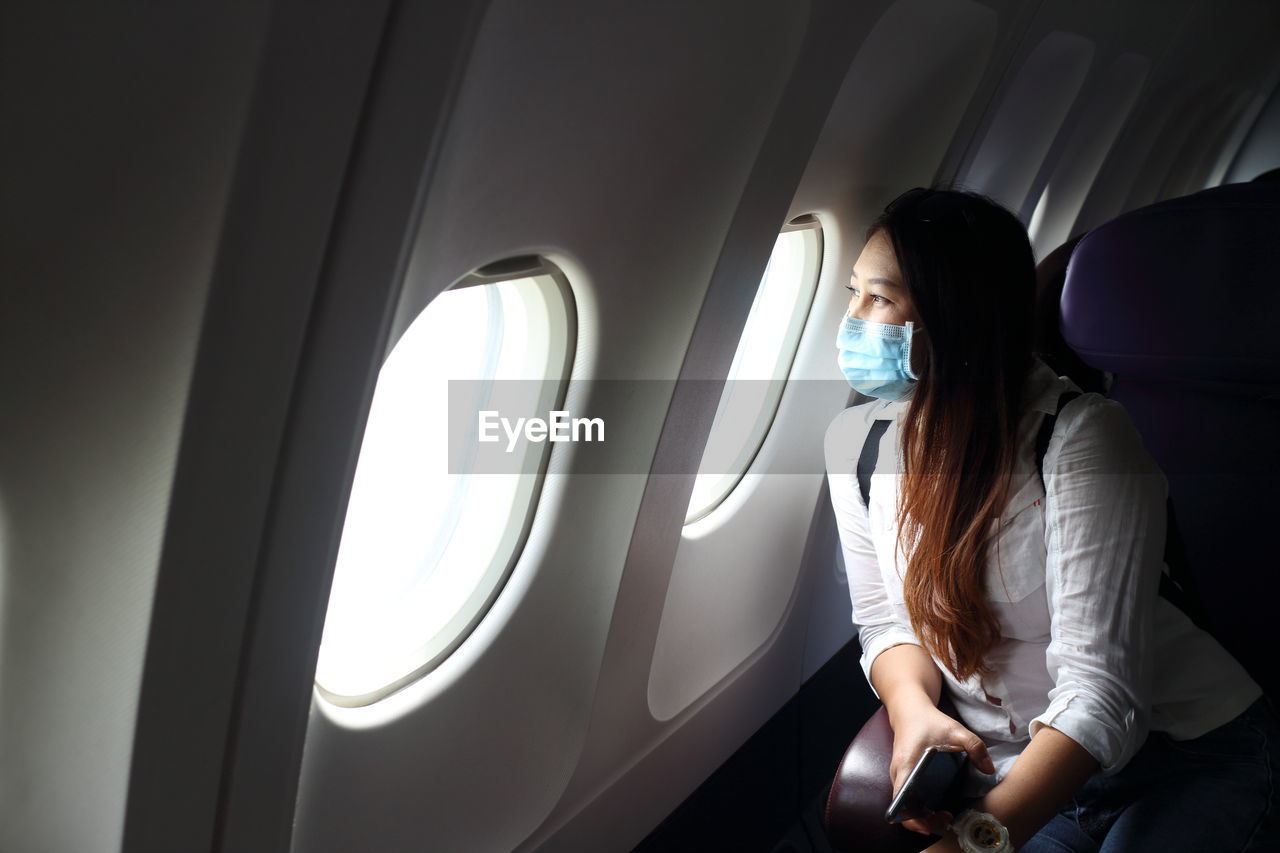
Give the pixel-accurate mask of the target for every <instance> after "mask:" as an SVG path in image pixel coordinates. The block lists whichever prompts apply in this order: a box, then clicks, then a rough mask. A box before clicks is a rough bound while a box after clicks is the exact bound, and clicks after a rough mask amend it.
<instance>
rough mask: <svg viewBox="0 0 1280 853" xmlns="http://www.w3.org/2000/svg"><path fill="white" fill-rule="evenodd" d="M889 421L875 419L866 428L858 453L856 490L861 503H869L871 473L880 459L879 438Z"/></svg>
mask: <svg viewBox="0 0 1280 853" xmlns="http://www.w3.org/2000/svg"><path fill="white" fill-rule="evenodd" d="M888 428H889V421H885V420H875V421H872V422H871V429H869V430H867V439H866V441H864V442H863V443H862V452H861V453H859V454H858V491H859V492H861V493H862V505H863V506H870V505H871V475H872V474H874V473H875V470H876V462H878V461H879V460H880V439H882V438H884V433H885V430H887V429H888Z"/></svg>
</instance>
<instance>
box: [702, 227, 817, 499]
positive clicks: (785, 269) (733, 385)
mask: <svg viewBox="0 0 1280 853" xmlns="http://www.w3.org/2000/svg"><path fill="white" fill-rule="evenodd" d="M806 219H807V221H805V222H804V223H803V224H802V225H801V226H800V227H794V228H792V229H789V230H787V231H784V232H783V233H782V234H781V235H779V236H778V242H777V243H775V244H774V247H773V254H772V255H771V256H770V258H769V265H768V266H767V267H766V268H765V272H764V278H763V279H762V280H761V282H760V287H759V289H758V290H757V291H756V298H755V301H754V302H752V304H751V313H750V314H749V315H748V316H747V324H746V326H745V327H744V328H743V330H742V338H741V339H740V340H739V341H738V350H737V352H736V353H734V356H733V363H732V364H731V365H730V367H729V375H728V378H727V381H726V382H725V386H724V392H723V393H722V394H721V396H720V405H719V407H718V408H717V409H716V417H715V421H714V422H713V423H712V425H711V434H710V436H709V437H708V439H707V446H706V449H705V450H704V451H703V454H702V461H701V463H700V464H699V466H698V476H697V478H696V480H695V481H694V486H693V495H692V497H691V498H690V500H689V509H688V511H687V512H686V513H685V523H686V524H688V523H689V522H692V521H696V520H697V519H699V518H702V517H704V516H706V515H707V514H709V513H710V512H711V511H712V510H713V509H715V508H716V507H717V506H719V505H720V503H721V502H722V501H723V500H724V499H725V498H726V497H727V496H728V495H729V492H731V491H733V487H734V486H735V485H737V483H738V481H739V480H741V479H742V475H743V474H744V473H746V470H747V468H748V467H749V466H750V465H751V460H752V459H754V458H755V455H756V453H757V451H759V449H760V445H761V444H763V442H764V437H765V435H766V433H768V431H769V426H770V424H772V423H773V416H774V413H775V412H776V411H777V409H778V403H779V401H781V399H782V389H783V387H784V386H785V385H786V382H787V376H788V375H789V374H790V372H791V362H792V360H793V359H794V358H795V354H796V348H797V347H798V346H799V344H800V333H801V332H802V331H803V330H804V321H805V318H806V316H808V313H809V305H810V304H811V303H812V302H813V294H814V290H815V289H816V287H817V284H818V270H819V267H820V265H821V263H822V231H821V230H820V229H819V228H818V224H817V221H816V220H813V219H812V218H806Z"/></svg>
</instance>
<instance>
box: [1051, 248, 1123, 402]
mask: <svg viewBox="0 0 1280 853" xmlns="http://www.w3.org/2000/svg"><path fill="white" fill-rule="evenodd" d="M1082 237H1084V235H1083V234H1079V235H1077V236H1075V237H1072V238H1071V239H1070V240H1068V241H1067V242H1065V243H1063V244H1062V245H1061V246H1059V247H1058V248H1056V249H1054V250H1053V251H1052V252H1050V253H1049V254H1047V255H1045V257H1044V260H1042V261H1040V263H1038V264H1036V303H1035V331H1034V335H1035V337H1034V346H1035V351H1036V355H1038V356H1040V359H1041V360H1042V361H1043V362H1044V363H1045V364H1047V365H1049V367H1051V368H1053V371H1054V372H1055V373H1057V374H1058V375H1059V376H1066V377H1069V378H1070V379H1071V380H1072V381H1073V382H1075V383H1076V384H1077V385H1079V386H1080V388H1081V389H1082V390H1084V391H1097V392H1098V393H1106V389H1107V382H1106V379H1105V377H1104V375H1103V372H1102V371H1101V370H1097V369H1095V368H1093V367H1090V366H1089V365H1087V364H1085V363H1084V361H1082V360H1081V359H1080V356H1078V355H1076V352H1075V350H1073V349H1071V347H1069V346H1067V342H1066V341H1065V340H1063V338H1062V332H1061V330H1060V329H1059V317H1060V310H1059V304H1060V302H1061V300H1062V287H1063V285H1064V284H1066V281H1067V264H1068V262H1069V261H1070V260H1071V253H1072V252H1073V251H1075V248H1076V245H1077V244H1078V243H1079V242H1080V240H1081V238H1082Z"/></svg>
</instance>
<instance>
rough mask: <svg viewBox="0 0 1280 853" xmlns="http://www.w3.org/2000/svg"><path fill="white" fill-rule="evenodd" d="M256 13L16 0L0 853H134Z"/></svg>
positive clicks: (7, 231) (260, 23) (5, 275)
mask: <svg viewBox="0 0 1280 853" xmlns="http://www.w3.org/2000/svg"><path fill="white" fill-rule="evenodd" d="M265 24H266V22H265V15H264V10H263V9H262V8H261V5H260V4H256V3H244V2H218V3H198V2H197V3H187V4H181V5H178V4H156V3H143V2H117V3H112V4H97V5H95V4H87V5H75V6H69V5H67V4H49V3H12V4H6V7H5V13H4V49H3V50H0V114H3V116H4V123H5V132H4V134H3V135H0V152H2V153H0V161H2V162H3V163H4V180H3V184H4V191H3V193H0V198H3V223H4V224H3V227H0V259H2V260H0V269H2V272H0V401H2V402H0V410H2V411H3V414H2V415H0V448H2V450H0V849H3V850H12V851H49V853H65V851H71V850H74V851H82V853H95V851H104V853H106V851H115V850H119V849H120V845H121V832H122V825H123V822H124V811H125V798H126V792H127V790H128V779H129V773H130V763H131V748H132V744H133V733H134V726H135V722H136V716H137V713H138V708H139V697H138V691H139V688H140V684H141V680H142V670H143V656H144V653H145V649H146V645H147V637H148V625H149V619H150V616H151V613H152V607H151V605H152V595H153V592H154V589H155V581H156V575H157V571H158V563H159V556H160V547H161V538H162V536H163V533H164V529H165V524H166V517H167V511H168V505H169V500H170V495H171V488H170V486H171V482H172V480H173V478H174V472H175V465H176V457H177V451H178V444H179V436H180V432H181V429H182V427H183V419H184V409H185V406H186V402H187V394H188V389H189V387H190V382H191V371H192V364H193V361H194V358H195V349H196V340H197V338H198V334H199V328H200V322H201V314H202V310H203V305H204V301H205V298H206V296H207V293H208V288H209V283H210V279H211V276H212V268H213V266H214V263H215V258H216V255H217V250H218V244H219V239H220V234H221V225H222V218H223V216H224V213H225V211H226V206H227V199H228V194H229V190H230V184H231V180H232V173H233V170H234V168H235V162H236V155H237V149H238V146H239V141H240V133H241V129H242V127H243V124H244V116H245V112H246V109H247V104H248V101H249V97H250V92H251V89H252V86H253V81H254V75H255V71H256V68H257V65H258V58H259V53H258V52H259V48H260V46H261V43H262V35H263V32H264V30H265Z"/></svg>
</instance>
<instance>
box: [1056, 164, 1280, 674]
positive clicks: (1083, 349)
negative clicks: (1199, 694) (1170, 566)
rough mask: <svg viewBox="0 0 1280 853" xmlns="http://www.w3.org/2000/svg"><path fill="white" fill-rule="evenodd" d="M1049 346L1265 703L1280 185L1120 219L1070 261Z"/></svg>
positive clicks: (1277, 428)
mask: <svg viewBox="0 0 1280 853" xmlns="http://www.w3.org/2000/svg"><path fill="white" fill-rule="evenodd" d="M1061 309H1062V321H1061V323H1062V326H1061V328H1062V333H1063V337H1064V339H1065V340H1066V342H1067V343H1068V344H1069V345H1070V346H1071V348H1072V349H1074V350H1075V352H1076V353H1078V354H1079V355H1080V356H1081V358H1083V359H1084V361H1085V362H1086V363H1088V364H1089V365H1090V366H1092V367H1094V368H1097V369H1099V370H1107V371H1111V372H1112V373H1114V375H1115V376H1114V380H1113V384H1112V387H1111V390H1110V396H1111V397H1112V398H1113V399H1115V400H1118V401H1119V402H1121V403H1123V404H1124V406H1125V409H1126V410H1127V411H1128V412H1129V414H1130V416H1131V417H1132V418H1133V421H1134V423H1135V425H1136V426H1137V428H1138V430H1139V432H1141V434H1142V437H1143V441H1144V443H1145V445H1146V447H1147V449H1148V450H1149V451H1150V452H1151V454H1152V456H1154V457H1155V459H1156V461H1157V462H1158V463H1159V464H1160V466H1161V468H1162V469H1163V470H1164V472H1165V474H1166V476H1167V477H1168V480H1169V489H1170V495H1171V497H1172V499H1173V504H1174V507H1175V509H1176V512H1177V517H1178V522H1179V526H1180V528H1181V533H1182V538H1183V542H1184V545H1185V549H1186V555H1187V558H1188V561H1189V563H1190V566H1191V571H1192V576H1193V580H1194V583H1195V586H1196V588H1197V592H1198V594H1199V596H1200V598H1201V600H1202V603H1203V605H1204V607H1205V609H1206V611H1207V615H1208V618H1209V622H1210V625H1211V628H1212V631H1213V633H1214V635H1215V636H1216V637H1217V638H1218V640H1219V641H1220V642H1222V644H1223V645H1224V646H1226V647H1227V649H1228V650H1229V651H1230V652H1231V653H1232V654H1233V655H1235V657H1236V659H1237V660H1239V661H1240V662H1241V663H1242V664H1243V665H1244V666H1245V667H1246V668H1247V669H1248V670H1249V672H1250V674H1251V675H1252V676H1253V677H1254V678H1255V679H1256V680H1257V681H1258V682H1259V683H1260V684H1261V685H1262V686H1263V688H1264V689H1265V690H1266V691H1267V693H1268V694H1270V695H1273V696H1275V695H1280V694H1277V692H1276V688H1277V687H1280V680H1278V679H1277V678H1276V677H1275V676H1273V675H1272V674H1271V672H1272V670H1274V669H1275V667H1274V666H1271V665H1270V664H1269V660H1268V658H1269V656H1270V653H1271V648H1272V643H1271V637H1272V633H1271V628H1272V626H1273V624H1274V622H1275V618H1276V617H1275V610H1274V608H1275V601H1276V597H1277V594H1278V593H1280V553H1278V550H1277V546H1278V545H1280V536H1278V535H1277V533H1278V532H1280V497H1278V496H1277V489H1278V488H1280V322H1278V321H1280V184H1275V183H1251V184H1230V185H1226V186H1222V187H1215V188H1213V189H1209V190H1204V191H1202V192H1198V193H1195V194H1193V195H1189V196H1184V197H1181V198H1177V199H1171V200H1169V201H1164V202H1160V203H1158V204H1154V205H1151V206H1149V207H1145V208H1142V209H1139V210H1135V211H1132V212H1130V213H1127V214H1124V215H1123V216H1120V217H1118V218H1116V219H1114V220H1112V221H1111V222H1108V223H1107V224H1105V225H1102V226H1100V227H1098V228H1096V229H1094V230H1093V231H1091V232H1089V233H1088V234H1087V235H1086V236H1085V237H1084V239H1082V240H1081V241H1080V243H1079V245H1078V246H1076V248H1075V251H1074V252H1073V253H1072V256H1071V261H1070V264H1069V266H1068V269H1067V274H1066V283H1065V286H1064V289H1063V294H1062V301H1061Z"/></svg>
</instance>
